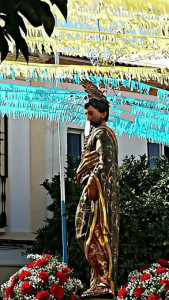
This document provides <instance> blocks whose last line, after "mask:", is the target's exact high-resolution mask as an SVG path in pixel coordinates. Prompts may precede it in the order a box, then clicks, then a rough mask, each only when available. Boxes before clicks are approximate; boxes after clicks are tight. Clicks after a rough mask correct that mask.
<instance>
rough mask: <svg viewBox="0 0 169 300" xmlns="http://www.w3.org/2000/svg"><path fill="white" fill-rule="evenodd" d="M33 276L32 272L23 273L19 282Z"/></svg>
mask: <svg viewBox="0 0 169 300" xmlns="http://www.w3.org/2000/svg"><path fill="white" fill-rule="evenodd" d="M30 275H31V272H30V271H22V272H21V274H19V280H20V281H24V280H25V277H28V276H30Z"/></svg>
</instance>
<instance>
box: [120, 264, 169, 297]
mask: <svg viewBox="0 0 169 300" xmlns="http://www.w3.org/2000/svg"><path fill="white" fill-rule="evenodd" d="M117 299H118V300H128V299H137V300H163V299H169V262H168V261H167V260H165V259H162V258H160V259H158V260H157V261H156V263H154V264H152V265H150V266H143V267H141V268H140V270H139V271H137V270H136V271H134V272H131V273H130V274H129V276H128V281H127V282H126V284H125V285H124V286H123V287H122V288H121V289H120V290H119V292H118V297H117Z"/></svg>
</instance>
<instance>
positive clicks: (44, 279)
mask: <svg viewBox="0 0 169 300" xmlns="http://www.w3.org/2000/svg"><path fill="white" fill-rule="evenodd" d="M48 277H49V274H48V273H47V272H43V271H42V272H40V273H39V274H38V275H37V278H40V279H42V281H40V282H39V283H40V284H47V282H48Z"/></svg>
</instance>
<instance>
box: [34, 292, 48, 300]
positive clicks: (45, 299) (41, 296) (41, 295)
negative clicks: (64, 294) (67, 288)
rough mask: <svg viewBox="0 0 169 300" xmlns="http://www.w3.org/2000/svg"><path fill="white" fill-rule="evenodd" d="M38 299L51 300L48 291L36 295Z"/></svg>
mask: <svg viewBox="0 0 169 300" xmlns="http://www.w3.org/2000/svg"><path fill="white" fill-rule="evenodd" d="M36 299H39V300H49V293H48V292H47V291H40V292H38V293H37V294H36Z"/></svg>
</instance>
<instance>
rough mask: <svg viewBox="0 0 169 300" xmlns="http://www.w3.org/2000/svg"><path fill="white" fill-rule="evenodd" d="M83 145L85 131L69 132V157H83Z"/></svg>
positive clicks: (70, 130)
mask: <svg viewBox="0 0 169 300" xmlns="http://www.w3.org/2000/svg"><path fill="white" fill-rule="evenodd" d="M82 145H83V131H80V130H75V129H69V130H68V132H67V155H68V156H79V157H80V156H81V152H82Z"/></svg>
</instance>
